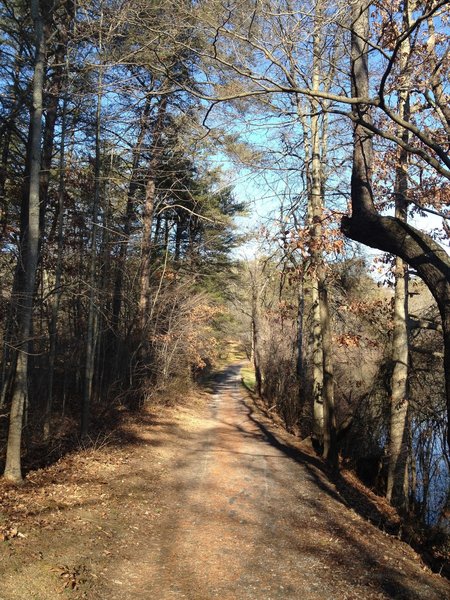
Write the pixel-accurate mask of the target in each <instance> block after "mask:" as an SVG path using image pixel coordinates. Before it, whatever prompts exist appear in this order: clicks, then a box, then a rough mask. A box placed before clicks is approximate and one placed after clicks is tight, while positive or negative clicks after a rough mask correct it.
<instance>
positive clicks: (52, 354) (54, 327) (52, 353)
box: [43, 96, 67, 440]
mask: <svg viewBox="0 0 450 600" xmlns="http://www.w3.org/2000/svg"><path fill="white" fill-rule="evenodd" d="M66 116H67V96H65V97H64V102H63V111H62V118H61V144H60V149H59V184H58V219H57V255H56V270H55V290H54V297H53V299H52V302H51V314H50V326H49V338H50V340H49V341H50V349H49V357H48V386H47V401H46V405H45V416H44V428H43V436H44V440H48V438H49V437H50V421H51V413H52V405H53V382H54V378H55V361H56V350H57V341H58V340H57V332H58V313H59V305H60V301H61V294H62V290H61V280H62V258H63V248H64V235H63V225H64V194H65V164H66V163H65V143H66V121H67V119H66Z"/></svg>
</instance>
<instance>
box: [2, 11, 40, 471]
mask: <svg viewBox="0 0 450 600" xmlns="http://www.w3.org/2000/svg"><path fill="white" fill-rule="evenodd" d="M31 15H32V18H33V24H34V31H35V49H36V54H35V63H34V76H33V107H32V111H31V118H30V120H31V148H30V170H29V172H30V184H29V196H28V228H27V232H26V236H25V239H24V240H23V246H22V247H24V248H26V251H25V261H24V262H23V269H24V286H23V306H22V309H21V310H20V311H19V319H20V320H19V341H20V347H19V352H18V358H17V367H16V374H15V382H14V388H13V394H12V402H11V415H10V426H9V434H8V445H7V455H6V466H5V473H4V475H5V478H6V479H9V480H11V481H14V482H20V481H21V480H22V467H21V439H22V421H23V411H24V405H25V401H26V398H27V394H28V347H29V338H30V332H31V323H32V315H33V296H34V286H35V281H36V270H37V263H38V252H39V179H40V177H39V175H40V169H41V135H42V112H43V106H42V104H43V102H42V97H43V88H44V72H45V38H44V32H43V19H42V15H41V10H40V4H39V0H31ZM19 260H23V257H19Z"/></svg>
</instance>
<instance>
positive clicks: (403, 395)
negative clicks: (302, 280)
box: [386, 2, 412, 510]
mask: <svg viewBox="0 0 450 600" xmlns="http://www.w3.org/2000/svg"><path fill="white" fill-rule="evenodd" d="M411 10H412V7H411V4H410V3H408V2H407V3H406V6H405V13H404V25H405V27H406V28H407V27H409V24H410V20H411V19H410V11H411ZM410 50H411V49H410V43H409V38H406V40H404V41H403V42H402V46H401V49H400V71H401V73H402V74H403V75H402V78H403V85H401V88H400V91H399V101H398V105H399V106H398V112H399V115H400V117H401V118H402V119H403V120H404V121H408V120H409V116H410V111H409V92H408V90H409V87H410V81H409V80H410V77H409V76H408V71H407V69H408V59H409V55H410ZM400 137H402V138H403V140H404V141H405V142H406V143H407V142H408V140H409V135H408V131H407V130H406V129H405V130H403V132H400ZM407 193H408V154H407V152H406V151H405V150H404V149H403V148H402V149H399V150H398V165H397V168H396V194H395V216H396V218H397V219H399V220H401V221H403V222H405V223H406V222H407V219H408V205H407ZM408 359H409V335H408V267H407V265H406V264H405V262H404V261H403V260H402V259H401V258H400V257H398V256H397V257H396V259H395V296H394V335H393V341H392V361H393V364H394V370H393V373H392V378H391V389H392V392H391V414H390V430H389V451H388V456H389V465H388V479H387V490H386V497H387V499H388V500H389V502H391V503H392V504H393V505H394V506H397V507H398V508H399V509H401V510H406V508H407V504H408V455H409V431H408V427H409V424H408V417H409V414H408V413H409V401H408V362H409V361H408Z"/></svg>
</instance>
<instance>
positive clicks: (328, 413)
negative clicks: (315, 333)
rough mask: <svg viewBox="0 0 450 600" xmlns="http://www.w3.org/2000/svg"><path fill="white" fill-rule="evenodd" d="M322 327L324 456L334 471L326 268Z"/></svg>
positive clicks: (322, 285)
mask: <svg viewBox="0 0 450 600" xmlns="http://www.w3.org/2000/svg"><path fill="white" fill-rule="evenodd" d="M319 303H320V326H321V335H322V352H323V393H322V396H323V456H324V458H325V459H326V460H327V461H328V462H329V464H330V465H331V467H332V468H333V469H336V468H337V466H338V448H337V440H336V410H335V403H334V376H333V342H332V335H331V323H330V311H329V305H328V290H327V284H326V279H325V272H324V267H321V269H320V271H319Z"/></svg>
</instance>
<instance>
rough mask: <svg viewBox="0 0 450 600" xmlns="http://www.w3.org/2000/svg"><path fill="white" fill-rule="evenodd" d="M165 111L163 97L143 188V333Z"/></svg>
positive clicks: (140, 313) (146, 313) (141, 279)
mask: <svg viewBox="0 0 450 600" xmlns="http://www.w3.org/2000/svg"><path fill="white" fill-rule="evenodd" d="M166 110H167V96H163V98H162V99H161V100H160V103H159V107H158V114H157V116H156V120H155V124H154V128H153V139H152V144H151V158H150V165H149V174H148V180H147V185H146V188H145V202H144V210H143V215H142V246H141V276H140V294H139V324H140V327H141V331H142V332H144V331H145V329H146V326H147V317H148V308H149V303H150V298H149V291H150V267H151V248H152V244H151V233H152V223H153V211H154V206H155V196H156V175H157V169H158V167H159V163H160V156H161V152H162V147H161V143H162V132H163V128H164V120H165V116H166Z"/></svg>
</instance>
